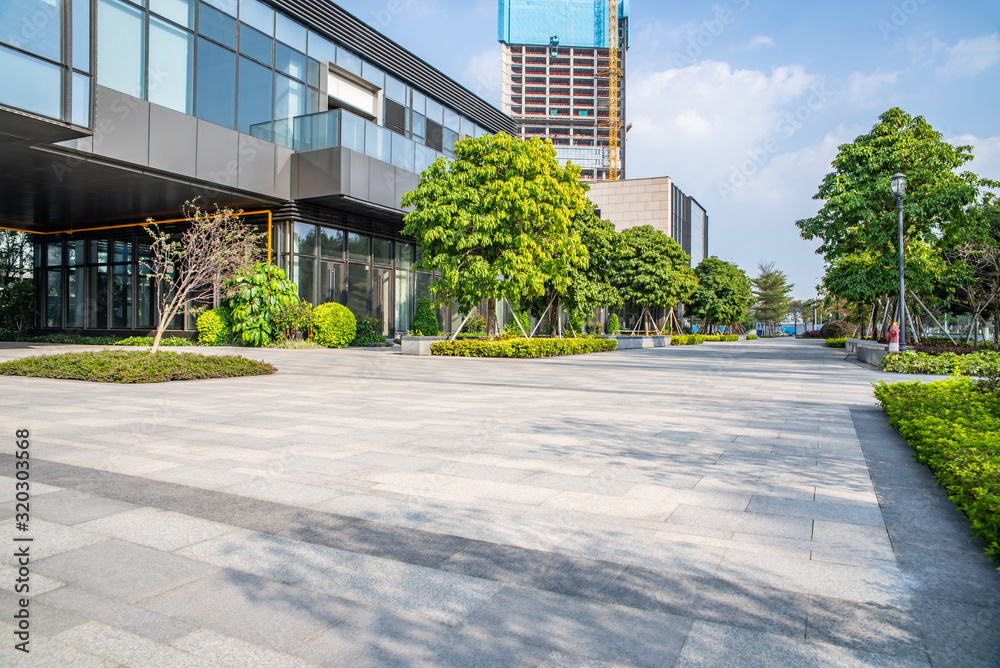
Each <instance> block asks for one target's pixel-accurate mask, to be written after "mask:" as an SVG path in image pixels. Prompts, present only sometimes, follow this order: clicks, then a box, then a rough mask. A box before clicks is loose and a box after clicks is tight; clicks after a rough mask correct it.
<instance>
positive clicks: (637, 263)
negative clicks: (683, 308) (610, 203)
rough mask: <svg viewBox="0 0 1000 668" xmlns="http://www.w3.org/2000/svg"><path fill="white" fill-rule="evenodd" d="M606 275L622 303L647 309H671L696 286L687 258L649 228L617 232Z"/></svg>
mask: <svg viewBox="0 0 1000 668" xmlns="http://www.w3.org/2000/svg"><path fill="white" fill-rule="evenodd" d="M609 274H610V277H611V282H612V283H613V284H614V285H615V286H616V287H617V288H618V292H619V294H620V295H621V297H622V300H624V301H630V302H632V303H633V304H634V305H635V306H640V307H646V308H649V309H657V308H665V309H669V308H673V307H675V306H677V304H679V303H680V302H683V301H686V300H687V299H688V298H689V297H690V296H691V295H692V293H694V291H695V289H696V288H697V287H698V279H697V277H696V276H695V273H694V270H693V269H691V257H690V256H689V255H688V254H687V253H685V252H684V250H683V249H682V248H681V247H680V244H678V243H677V242H676V241H674V240H673V239H671V238H670V237H669V236H667V235H666V234H664V233H663V232H661V231H659V230H657V229H654V228H653V227H652V226H650V225H642V226H639V227H630V228H628V229H626V230H624V231H623V232H621V233H619V235H618V243H617V244H616V249H615V253H614V261H613V262H612V263H611V265H610V267H609Z"/></svg>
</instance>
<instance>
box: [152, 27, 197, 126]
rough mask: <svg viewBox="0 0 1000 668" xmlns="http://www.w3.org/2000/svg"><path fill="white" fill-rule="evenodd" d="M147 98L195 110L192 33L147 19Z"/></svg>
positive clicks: (180, 110) (169, 106)
mask: <svg viewBox="0 0 1000 668" xmlns="http://www.w3.org/2000/svg"><path fill="white" fill-rule="evenodd" d="M148 85H149V101H150V102H153V103H155V104H159V105H160V106H163V107H167V108H168V109H173V110H174V111H179V112H181V113H183V114H191V112H192V111H193V110H194V36H193V35H192V34H191V33H189V32H187V31H186V30H182V29H180V28H177V27H174V26H172V25H171V24H169V23H167V22H166V21H160V20H159V19H157V18H155V17H152V16H151V17H150V18H149V84H148Z"/></svg>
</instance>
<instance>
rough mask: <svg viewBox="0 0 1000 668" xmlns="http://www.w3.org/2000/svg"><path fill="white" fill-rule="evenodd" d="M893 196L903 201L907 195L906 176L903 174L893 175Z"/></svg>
mask: <svg viewBox="0 0 1000 668" xmlns="http://www.w3.org/2000/svg"><path fill="white" fill-rule="evenodd" d="M891 189H892V196H893V197H895V198H896V199H901V198H902V197H904V196H905V195H906V175H905V174H903V173H902V172H896V173H895V174H893V175H892V185H891Z"/></svg>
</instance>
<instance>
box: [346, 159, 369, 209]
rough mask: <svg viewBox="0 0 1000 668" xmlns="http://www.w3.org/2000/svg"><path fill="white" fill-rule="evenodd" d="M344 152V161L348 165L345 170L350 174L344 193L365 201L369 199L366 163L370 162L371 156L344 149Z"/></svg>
mask: <svg viewBox="0 0 1000 668" xmlns="http://www.w3.org/2000/svg"><path fill="white" fill-rule="evenodd" d="M344 154H345V155H344V158H345V161H346V162H347V164H349V166H350V168H349V169H348V170H347V171H348V173H349V174H350V175H351V180H350V183H348V184H347V186H348V187H347V189H346V190H345V191H344V193H345V194H347V195H350V196H351V197H353V198H355V199H359V200H362V201H367V200H368V199H369V197H368V176H369V174H368V170H369V167H368V163H369V162H371V158H369V157H368V156H367V155H364V154H362V153H356V152H355V151H351V150H345V151H344Z"/></svg>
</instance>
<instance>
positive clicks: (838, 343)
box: [826, 339, 847, 348]
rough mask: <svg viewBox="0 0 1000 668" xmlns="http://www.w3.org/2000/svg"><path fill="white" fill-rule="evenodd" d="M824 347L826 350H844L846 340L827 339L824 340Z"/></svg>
mask: <svg viewBox="0 0 1000 668" xmlns="http://www.w3.org/2000/svg"><path fill="white" fill-rule="evenodd" d="M826 347H827V348H846V347H847V339H827V340H826Z"/></svg>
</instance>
